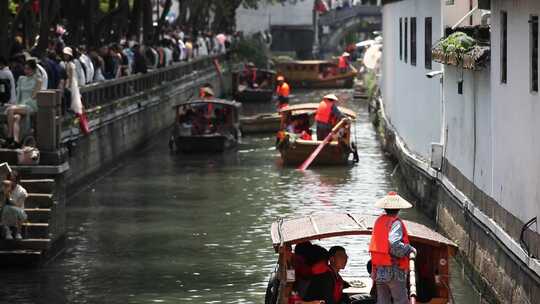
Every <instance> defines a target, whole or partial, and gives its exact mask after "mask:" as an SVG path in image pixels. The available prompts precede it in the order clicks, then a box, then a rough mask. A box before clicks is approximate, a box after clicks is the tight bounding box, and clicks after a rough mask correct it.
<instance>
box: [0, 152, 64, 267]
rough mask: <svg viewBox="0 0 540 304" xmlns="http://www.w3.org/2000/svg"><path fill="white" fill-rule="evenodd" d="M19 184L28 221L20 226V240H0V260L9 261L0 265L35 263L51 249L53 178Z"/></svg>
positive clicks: (25, 180) (54, 201)
mask: <svg viewBox="0 0 540 304" xmlns="http://www.w3.org/2000/svg"><path fill="white" fill-rule="evenodd" d="M1 156H2V151H0V157H1ZM21 185H22V186H23V187H24V188H25V189H26V190H27V192H28V198H27V199H26V201H25V203H24V206H25V209H24V210H25V212H26V214H27V215H28V221H27V222H26V223H24V224H23V226H22V236H23V239H22V240H19V241H17V240H0V260H4V261H9V262H6V263H3V262H2V261H0V265H6V266H9V265H12V263H15V264H20V265H28V264H32V263H39V261H41V258H42V256H43V255H44V254H45V252H47V251H48V250H49V249H51V246H52V241H51V238H50V237H51V236H50V234H49V233H50V229H49V228H50V227H49V221H50V220H51V216H52V214H53V212H54V208H55V206H56V200H55V196H54V193H55V187H56V182H55V181H54V180H53V179H23V180H21Z"/></svg>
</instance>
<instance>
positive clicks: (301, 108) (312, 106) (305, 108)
mask: <svg viewBox="0 0 540 304" xmlns="http://www.w3.org/2000/svg"><path fill="white" fill-rule="evenodd" d="M318 108H319V104H318V103H302V104H297V105H292V106H288V107H285V108H283V109H281V110H279V112H280V113H282V112H292V115H299V114H304V113H306V114H310V113H314V112H316V111H317V109H318ZM338 109H339V110H340V111H341V113H343V114H344V115H346V116H348V117H349V118H352V119H356V113H355V112H354V111H353V110H349V109H347V108H344V107H338Z"/></svg>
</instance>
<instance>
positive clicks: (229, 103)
mask: <svg viewBox="0 0 540 304" xmlns="http://www.w3.org/2000/svg"><path fill="white" fill-rule="evenodd" d="M208 103H211V104H220V105H224V106H229V107H235V108H240V107H242V104H241V103H239V102H236V101H231V100H225V99H218V98H215V99H194V100H189V101H183V102H180V103H177V104H175V105H174V107H175V108H176V107H180V106H185V105H196V104H208Z"/></svg>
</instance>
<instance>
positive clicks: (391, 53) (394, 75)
mask: <svg viewBox="0 0 540 304" xmlns="http://www.w3.org/2000/svg"><path fill="white" fill-rule="evenodd" d="M440 14H441V7H440V2H439V1H433V0H405V1H400V2H394V3H390V4H386V5H384V6H383V37H384V49H383V72H382V77H383V79H382V94H383V102H384V105H385V108H386V113H387V115H388V117H389V119H390V121H391V123H392V125H393V126H394V127H395V128H396V130H397V131H398V133H399V135H400V136H401V137H402V138H403V139H404V140H405V142H406V143H407V145H408V147H409V148H410V149H411V150H412V151H414V152H415V153H417V154H418V155H420V156H422V157H423V158H425V159H429V158H430V157H431V143H432V142H439V141H440V130H441V116H440V113H441V111H440V104H441V102H440V100H441V96H440V94H441V90H440V83H439V79H438V78H434V79H428V78H427V77H426V76H425V74H426V73H427V72H430V71H437V70H440V65H439V64H438V63H435V62H433V63H432V69H431V70H428V69H426V68H425V67H424V18H425V17H432V20H433V21H432V23H433V29H432V33H433V34H432V40H433V41H432V43H433V44H434V43H435V42H436V41H437V40H438V39H440V37H441V36H440V34H441V28H440V20H441V16H440ZM400 17H402V18H405V17H407V18H409V22H408V24H409V25H408V31H409V35H408V45H407V47H408V48H409V51H408V56H409V58H408V60H407V62H406V63H405V62H404V61H402V60H400V59H399V18H400ZM410 17H416V19H417V20H416V24H417V25H416V28H417V46H416V49H417V55H416V57H417V60H416V62H417V63H416V66H412V65H411V63H410V37H411V36H410Z"/></svg>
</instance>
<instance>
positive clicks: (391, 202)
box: [375, 191, 413, 209]
mask: <svg viewBox="0 0 540 304" xmlns="http://www.w3.org/2000/svg"><path fill="white" fill-rule="evenodd" d="M412 206H413V205H412V204H411V203H409V202H408V201H407V200H405V199H404V198H403V197H401V196H399V195H398V194H397V193H396V192H394V191H390V192H388V194H387V195H386V196H385V197H383V198H381V199H380V200H378V201H377V202H376V203H375V207H378V208H382V209H408V208H412Z"/></svg>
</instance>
